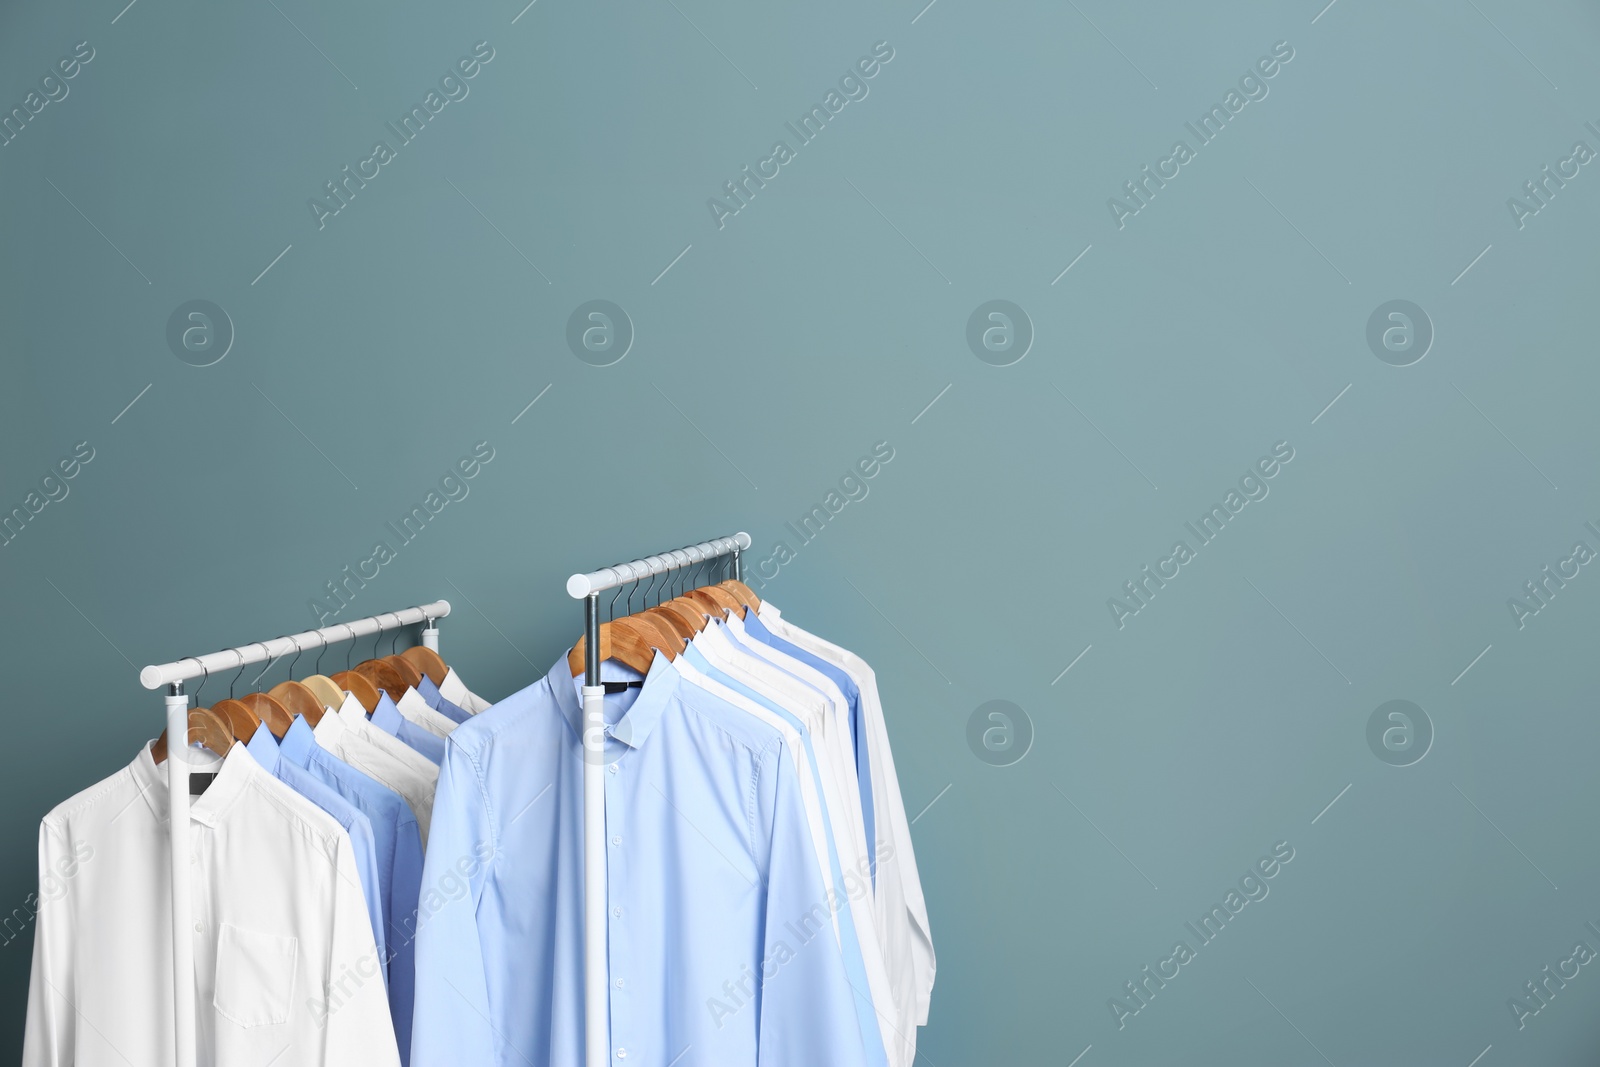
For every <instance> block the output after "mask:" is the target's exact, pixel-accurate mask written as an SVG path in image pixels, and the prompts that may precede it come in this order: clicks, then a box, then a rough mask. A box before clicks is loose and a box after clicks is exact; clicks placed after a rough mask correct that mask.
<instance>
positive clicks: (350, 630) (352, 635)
mask: <svg viewBox="0 0 1600 1067" xmlns="http://www.w3.org/2000/svg"><path fill="white" fill-rule="evenodd" d="M339 625H340V626H343V627H344V632H345V634H346V635H347V636H346V637H345V640H347V641H349V642H350V644H349V646H348V647H346V648H345V650H344V669H345V670H347V671H348V670H349V669H350V656H351V654H352V653H353V652H355V650H356V628H355V627H354V626H351V625H350V624H349V623H347V622H342V623H340V624H339Z"/></svg>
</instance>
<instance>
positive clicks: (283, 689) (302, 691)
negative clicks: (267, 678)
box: [267, 679, 342, 726]
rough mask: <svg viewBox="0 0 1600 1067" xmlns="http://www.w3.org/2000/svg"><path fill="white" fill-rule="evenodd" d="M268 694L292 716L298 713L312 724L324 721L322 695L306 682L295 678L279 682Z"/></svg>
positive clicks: (330, 683)
mask: <svg viewBox="0 0 1600 1067" xmlns="http://www.w3.org/2000/svg"><path fill="white" fill-rule="evenodd" d="M328 684H329V685H330V686H331V685H333V683H332V682H329V683H328ZM267 695H268V696H270V697H271V698H272V699H274V700H276V701H277V702H278V703H280V704H282V705H283V706H284V708H285V709H286V710H287V711H288V712H289V717H290V718H293V717H294V716H296V715H298V716H300V717H301V718H303V719H305V721H306V722H307V723H308V724H309V725H311V726H315V725H317V723H319V722H321V721H322V709H323V702H322V697H321V696H320V695H318V693H317V692H316V690H314V689H312V688H311V687H310V686H308V685H306V684H305V683H304V682H297V681H295V680H293V679H290V680H289V681H287V682H279V683H278V684H277V685H275V686H273V687H272V688H271V689H269V690H267ZM341 697H342V694H341Z"/></svg>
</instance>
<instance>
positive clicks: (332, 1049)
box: [322, 835, 400, 1067]
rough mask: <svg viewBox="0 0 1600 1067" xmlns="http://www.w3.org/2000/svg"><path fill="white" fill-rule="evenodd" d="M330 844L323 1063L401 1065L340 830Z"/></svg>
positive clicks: (379, 966)
mask: <svg viewBox="0 0 1600 1067" xmlns="http://www.w3.org/2000/svg"><path fill="white" fill-rule="evenodd" d="M335 848H336V850H337V855H336V858H335V860H334V865H335V868H336V870H337V874H338V877H336V878H335V879H334V880H333V934H332V939H331V945H330V951H329V953H328V974H327V978H326V982H327V988H328V990H329V991H330V996H329V1002H330V1009H331V1010H329V1012H328V1015H327V1023H326V1032H325V1036H324V1039H323V1049H324V1053H323V1061H322V1062H323V1063H325V1064H327V1065H328V1067H342V1065H344V1064H350V1063H360V1064H364V1065H371V1067H400V1048H399V1045H398V1044H396V1042H395V1035H394V1022H393V1021H392V1019H391V1018H390V1015H389V1000H388V996H387V994H386V993H385V991H384V988H383V960H382V958H381V957H379V955H378V947H377V945H376V944H375V943H374V942H373V938H372V927H371V925H370V922H369V920H368V919H367V905H366V902H365V901H364V900H363V899H362V895H361V889H360V878H359V876H358V875H357V873H356V858H355V852H354V851H353V850H352V849H351V847H350V840H349V838H347V837H345V836H343V835H341V836H340V837H339V840H338V841H337V843H336V845H335Z"/></svg>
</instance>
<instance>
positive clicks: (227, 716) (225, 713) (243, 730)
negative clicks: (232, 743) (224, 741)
mask: <svg viewBox="0 0 1600 1067" xmlns="http://www.w3.org/2000/svg"><path fill="white" fill-rule="evenodd" d="M211 714H213V715H215V716H216V717H217V718H219V719H221V720H222V722H223V724H224V725H226V726H227V727H228V730H229V732H230V733H232V734H233V736H234V737H236V738H238V739H239V740H240V741H246V742H248V741H249V740H250V739H251V738H252V737H254V736H255V735H256V729H257V727H259V726H260V725H261V716H259V715H257V714H256V713H255V712H254V711H253V710H252V709H251V708H250V706H249V705H248V704H243V703H241V702H239V701H237V700H219V701H217V702H216V703H215V704H214V705H212V707H211Z"/></svg>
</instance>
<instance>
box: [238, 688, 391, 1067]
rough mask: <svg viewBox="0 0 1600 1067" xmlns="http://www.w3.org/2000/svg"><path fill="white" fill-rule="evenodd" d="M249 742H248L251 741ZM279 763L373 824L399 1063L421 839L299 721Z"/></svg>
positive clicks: (387, 795)
mask: <svg viewBox="0 0 1600 1067" xmlns="http://www.w3.org/2000/svg"><path fill="white" fill-rule="evenodd" d="M252 740H253V739H252ZM278 758H279V760H280V762H287V763H292V764H294V765H295V766H297V767H301V768H304V769H305V770H306V771H307V772H308V773H310V774H311V775H313V776H314V777H316V778H317V779H318V780H319V781H321V782H322V783H324V784H325V785H327V786H329V787H330V788H332V789H333V790H334V791H335V792H337V793H338V794H339V795H340V796H341V797H343V798H344V799H345V800H347V801H349V802H350V804H352V805H353V806H354V807H355V808H356V809H357V810H359V811H360V812H362V813H363V814H364V815H366V816H367V819H368V820H369V821H370V822H371V823H372V833H373V841H374V842H375V843H376V845H377V860H378V886H379V901H380V903H381V905H382V907H383V917H384V920H385V922H386V923H387V926H386V931H385V934H386V936H385V942H386V944H387V948H388V960H389V1014H390V1015H391V1016H393V1018H394V1031H395V1037H396V1039H397V1040H398V1041H399V1044H400V1061H401V1062H402V1063H404V1062H406V1060H407V1058H408V1057H409V1055H410V1053H411V1007H412V1003H413V1001H414V999H415V990H416V915H417V897H418V895H419V892H420V890H421V886H422V834H421V832H420V831H419V830H418V828H417V817H416V815H414V814H412V811H411V806H410V805H409V804H407V803H406V802H405V798H404V797H402V796H401V795H400V794H399V793H396V792H395V791H394V790H392V789H390V788H389V787H388V786H386V785H384V784H383V783H382V782H379V781H378V780H377V779H376V778H372V777H369V776H368V775H366V774H364V773H363V772H361V771H358V770H356V769H355V768H354V767H352V766H350V765H349V764H348V763H346V762H344V761H343V760H341V759H339V758H338V757H337V756H335V755H334V754H333V753H331V752H329V751H328V750H327V749H325V748H323V747H322V746H320V745H318V744H317V740H316V735H314V734H313V733H312V732H311V725H310V724H309V723H307V722H306V721H305V720H304V719H302V718H300V717H299V716H296V717H295V720H294V724H293V725H292V726H290V727H289V732H288V733H286V734H284V735H283V740H282V741H281V742H279V743H278Z"/></svg>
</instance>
